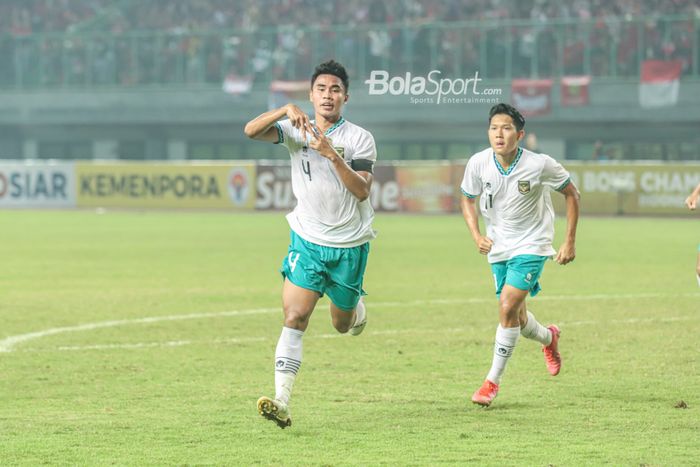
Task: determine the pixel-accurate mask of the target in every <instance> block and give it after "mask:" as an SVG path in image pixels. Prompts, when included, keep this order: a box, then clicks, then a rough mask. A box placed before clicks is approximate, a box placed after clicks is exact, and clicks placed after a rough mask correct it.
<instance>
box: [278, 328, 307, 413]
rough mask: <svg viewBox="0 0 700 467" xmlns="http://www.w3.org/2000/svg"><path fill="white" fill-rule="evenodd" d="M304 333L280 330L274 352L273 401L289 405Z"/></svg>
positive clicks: (299, 360)
mask: <svg viewBox="0 0 700 467" xmlns="http://www.w3.org/2000/svg"><path fill="white" fill-rule="evenodd" d="M303 336H304V331H299V330H297V329H292V328H288V327H283V328H282V334H281V335H280V338H279V340H278V341H277V349H276V350H275V399H277V400H278V401H281V402H284V403H285V404H289V398H290V397H291V396H292V386H294V378H296V376H297V372H298V371H299V367H300V366H301V354H302V346H301V338H302V337H303Z"/></svg>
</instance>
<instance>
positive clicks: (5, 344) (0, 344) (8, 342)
mask: <svg viewBox="0 0 700 467" xmlns="http://www.w3.org/2000/svg"><path fill="white" fill-rule="evenodd" d="M694 297H698V298H700V293H686V294H662V293H642V294H594V295H552V296H543V297H537V301H543V300H544V301H589V300H591V301H598V300H629V299H640V298H694ZM473 303H495V298H494V297H490V298H466V299H434V300H414V301H405V302H377V303H372V304H371V305H370V306H371V307H372V308H394V307H411V306H421V305H423V306H431V305H465V304H473ZM279 312H280V309H279V308H278V307H276V308H254V309H248V310H233V311H221V312H211V313H190V314H185V315H167V316H151V317H146V318H136V319H122V320H110V321H100V322H96V323H85V324H79V325H75V326H64V327H56V328H49V329H45V330H42V331H35V332H30V333H27V334H18V335H15V336H8V337H6V338H4V339H2V340H0V353H7V352H12V351H13V350H14V348H15V346H17V345H18V344H21V343H23V342H27V341H30V340H35V339H41V338H43V337H47V336H53V335H56V334H64V333H69V332H81V331H92V330H94V329H103V328H110V327H118V326H127V325H133V324H136V325H140V324H151V323H158V322H163V321H182V320H190V319H209V318H224V317H235V316H247V315H257V314H265V313H279ZM673 319H676V320H683V319H684V318H673ZM654 320H656V321H663V320H664V319H663V318H659V319H656V318H655V319H654ZM666 320H668V318H666ZM618 321H619V320H618ZM642 321H644V320H643V319H636V318H632V321H630V320H622V321H619V322H627V323H633V322H634V323H636V322H642ZM610 322H611V323H613V322H615V321H610ZM576 323H580V324H593V323H595V322H594V321H580V322H576ZM562 324H564V323H562ZM569 324H570V325H571V324H574V325H575V323H569ZM327 336H333V337H336V335H335V334H333V335H327ZM317 337H321V336H317ZM234 340H235V339H234ZM255 340H259V338H255ZM225 341H227V342H228V341H231V339H226V340H225ZM237 342H245V340H241V339H238V340H237ZM190 343H194V342H193V341H187V340H185V341H172V342H170V343H143V344H115V345H118V346H120V347H107V348H130V346H131V347H134V348H141V347H156V346H164V345H165V346H172V347H176V346H178V345H189V344H190ZM231 343H234V342H231ZM83 347H85V348H103V347H102V346H99V345H97V346H83ZM83 347H76V348H74V347H70V346H68V347H60V349H63V350H77V349H82V348H83Z"/></svg>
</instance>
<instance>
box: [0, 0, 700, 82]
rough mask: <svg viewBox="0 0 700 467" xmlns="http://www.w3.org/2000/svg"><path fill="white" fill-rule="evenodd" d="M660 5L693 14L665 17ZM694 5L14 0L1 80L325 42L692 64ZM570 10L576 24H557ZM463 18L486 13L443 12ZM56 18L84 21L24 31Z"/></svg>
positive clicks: (134, 68) (447, 66)
mask: <svg viewBox="0 0 700 467" xmlns="http://www.w3.org/2000/svg"><path fill="white" fill-rule="evenodd" d="M662 15H681V17H686V18H688V19H687V21H675V22H672V23H669V22H662V21H660V20H659V19H658V18H659V17H660V16H662ZM638 17H645V18H648V20H647V21H645V22H644V24H643V27H642V31H641V35H640V31H639V30H638V29H639V28H638V27H637V24H636V23H626V20H630V19H632V18H638ZM694 17H695V18H697V17H700V4H698V2H697V1H694V0H641V1H637V0H525V1H523V0H408V1H406V0H342V1H341V0H338V1H328V2H317V1H315V0H282V1H271V0H140V1H137V0H125V1H121V2H113V1H109V0H6V1H3V2H1V3H0V69H2V71H0V85H2V84H8V83H12V82H13V81H14V80H16V79H17V76H18V75H21V79H22V80H23V82H24V83H27V84H32V83H31V80H32V79H35V80H39V81H40V82H36V83H33V84H35V85H52V84H80V83H81V82H83V81H85V79H86V76H88V75H89V77H90V78H89V79H90V82H91V83H93V84H123V85H133V84H144V83H163V82H168V81H175V82H184V83H202V82H208V83H215V82H220V81H221V80H222V78H223V76H225V75H227V74H230V73H235V74H236V75H244V76H255V77H257V78H260V77H265V78H266V79H270V78H274V77H276V76H285V77H287V78H293V79H294V78H296V79H301V78H306V74H307V72H308V69H309V66H310V64H311V62H312V61H313V60H315V59H316V58H318V57H319V56H325V55H334V54H337V53H338V52H339V51H340V52H350V51H353V50H358V49H361V50H363V51H364V54H363V55H362V56H363V57H365V64H364V68H363V69H364V70H366V69H371V68H374V67H379V66H382V67H383V68H385V69H389V70H391V71H393V72H403V71H410V70H426V68H427V67H428V66H438V67H440V68H441V69H442V70H443V71H445V72H446V73H449V72H454V71H458V70H456V67H457V66H459V67H460V70H464V69H466V70H474V69H477V68H479V67H480V66H482V65H483V63H484V62H483V59H482V51H484V50H485V51H486V52H487V53H486V56H487V57H503V56H504V55H505V54H506V50H511V51H512V53H511V57H512V62H511V65H510V68H509V70H508V72H509V73H510V74H511V75H512V76H515V77H517V76H533V75H539V76H551V75H553V74H555V73H556V72H557V70H561V71H563V72H564V73H565V74H579V73H583V72H584V70H583V63H584V54H585V53H586V52H585V49H586V47H589V48H590V49H589V51H588V52H589V53H590V63H591V70H590V71H591V72H592V74H593V75H602V76H607V75H610V74H615V75H621V76H629V75H633V74H636V73H638V72H639V59H644V58H664V59H671V58H681V59H682V60H684V72H685V73H688V72H689V70H690V69H691V59H693V58H692V52H691V51H692V44H693V34H698V32H697V31H696V30H695V29H694V28H693V23H692V18H694ZM508 19H516V20H527V21H526V22H524V23H522V24H521V23H511V25H510V27H509V29H507V30H504V28H503V27H502V26H499V23H500V22H501V21H503V20H508ZM558 19H561V20H569V23H568V26H567V27H566V28H562V27H559V28H556V27H555V26H554V25H555V24H556V21H553V20H558ZM460 21H475V23H473V24H472V25H471V26H465V27H464V28H449V27H441V26H440V25H441V24H444V23H454V22H460ZM488 21H491V24H493V25H494V26H493V27H492V28H491V29H488V30H486V31H484V29H482V28H481V27H480V24H481V23H485V22H488ZM586 24H592V25H593V30H592V31H591V30H589V29H586V28H587V26H585V25H586ZM334 25H342V26H343V27H345V28H346V29H339V31H348V29H347V28H351V31H352V33H350V34H347V37H339V36H340V35H341V34H346V33H344V32H338V33H334V28H333V26H334ZM307 27H310V28H312V29H304V28H307ZM316 27H319V28H320V30H321V31H323V32H322V33H321V34H320V35H318V34H314V33H313V32H312V31H314V29H313V28H316ZM52 32H55V33H71V34H72V33H76V34H75V35H74V36H73V37H71V38H70V39H66V38H65V37H64V38H56V37H53V36H46V38H42V39H41V40H39V41H29V40H27V41H23V40H22V39H23V38H25V39H29V38H32V37H36V35H37V34H40V33H52ZM95 32H100V33H105V32H107V33H108V34H100V35H99V36H95V35H94V33H95ZM132 32H144V34H145V35H143V36H140V37H143V38H144V39H143V40H138V39H133V38H132V37H133V35H131V36H130V35H129V34H130V33H132ZM91 34H93V35H91ZM148 34H150V36H149V35H148ZM154 34H156V35H155V36H154ZM484 34H485V37H482V35H484ZM154 37H156V38H157V39H156V40H154ZM640 37H641V39H642V43H643V48H642V50H641V53H640V45H639V40H640ZM88 43H89V44H88ZM484 47H485V49H484ZM559 50H561V51H563V63H559V61H558V59H557V57H558V56H559V53H558V52H559ZM611 51H613V52H614V54H613V55H612V57H613V58H612V59H611ZM696 53H697V51H696ZM41 57H43V58H41ZM694 59H695V60H697V59H698V57H694ZM533 62H535V63H536V70H534V69H533V68H532V67H533V66H535V65H533ZM457 64H459V65H457ZM487 65H488V66H487V68H488V69H487V72H488V74H489V76H492V77H499V76H505V75H506V73H507V70H506V68H507V66H506V65H505V61H504V60H502V59H497V60H491V59H489V61H488V64H487ZM356 66H357V64H352V63H351V64H349V67H350V68H351V69H352V68H355V67H356ZM558 67H560V68H558ZM18 68H20V69H18ZM355 71H356V70H355ZM257 81H259V79H258V80H257Z"/></svg>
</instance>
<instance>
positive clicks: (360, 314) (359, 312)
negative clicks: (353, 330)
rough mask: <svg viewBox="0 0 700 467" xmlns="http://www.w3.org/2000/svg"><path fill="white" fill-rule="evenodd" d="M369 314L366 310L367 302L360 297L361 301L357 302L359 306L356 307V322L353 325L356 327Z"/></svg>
mask: <svg viewBox="0 0 700 467" xmlns="http://www.w3.org/2000/svg"><path fill="white" fill-rule="evenodd" d="M366 314H367V309H366V308H365V301H364V300H362V297H360V301H359V302H357V306H356V307H355V321H354V322H353V323H352V325H353V326H354V325H355V324H356V323H360V322H362V320H363V319H365V315H366Z"/></svg>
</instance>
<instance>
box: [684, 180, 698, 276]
mask: <svg viewBox="0 0 700 467" xmlns="http://www.w3.org/2000/svg"><path fill="white" fill-rule="evenodd" d="M698 198H700V184H698V186H696V187H695V189H694V190H693V192H692V193H690V195H689V196H688V197H687V198H686V199H685V205H686V206H688V209H690V210H691V211H694V210H695V208H696V207H697V205H698ZM695 274H696V275H697V277H698V285H700V245H698V262H697V265H696V266H695Z"/></svg>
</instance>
